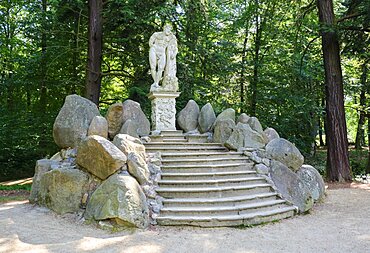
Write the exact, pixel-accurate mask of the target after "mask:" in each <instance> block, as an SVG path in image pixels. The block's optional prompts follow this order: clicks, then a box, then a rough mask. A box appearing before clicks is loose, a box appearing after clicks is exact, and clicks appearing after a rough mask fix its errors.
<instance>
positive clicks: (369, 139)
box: [366, 114, 370, 174]
mask: <svg viewBox="0 0 370 253" xmlns="http://www.w3.org/2000/svg"><path fill="white" fill-rule="evenodd" d="M368 115H369V114H368ZM367 143H368V144H367V146H368V158H367V166H366V173H367V174H370V116H367Z"/></svg>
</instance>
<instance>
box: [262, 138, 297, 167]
mask: <svg viewBox="0 0 370 253" xmlns="http://www.w3.org/2000/svg"><path fill="white" fill-rule="evenodd" d="M266 154H267V156H268V158H271V159H274V160H277V161H279V162H282V163H284V164H285V165H286V166H288V167H289V168H290V169H291V170H292V171H294V172H296V171H297V170H298V169H299V168H300V167H301V166H302V165H303V162H304V157H303V155H302V154H301V152H299V150H298V148H297V147H296V146H295V145H294V144H292V143H291V142H289V141H288V140H286V139H283V138H277V139H274V140H272V141H270V142H269V143H268V144H267V145H266Z"/></svg>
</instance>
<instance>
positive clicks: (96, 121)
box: [87, 116, 108, 139]
mask: <svg viewBox="0 0 370 253" xmlns="http://www.w3.org/2000/svg"><path fill="white" fill-rule="evenodd" d="M87 135H89V136H90V135H99V136H101V137H103V138H105V139H108V122H107V120H106V119H105V118H104V117H102V116H95V117H94V118H93V119H92V121H91V124H90V126H89V130H88V132H87Z"/></svg>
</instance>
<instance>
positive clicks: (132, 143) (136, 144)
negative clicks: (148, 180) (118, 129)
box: [113, 134, 145, 158]
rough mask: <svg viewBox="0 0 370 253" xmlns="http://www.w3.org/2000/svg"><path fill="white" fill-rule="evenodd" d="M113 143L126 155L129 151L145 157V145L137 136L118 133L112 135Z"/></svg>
mask: <svg viewBox="0 0 370 253" xmlns="http://www.w3.org/2000/svg"><path fill="white" fill-rule="evenodd" d="M113 144H114V145H116V147H117V148H118V149H119V150H121V151H122V152H123V153H124V154H125V155H126V156H128V154H129V153H131V152H134V153H136V154H139V155H140V156H141V157H143V158H145V146H144V145H143V144H142V142H141V141H140V139H138V138H135V137H132V136H130V135H127V134H118V135H116V137H114V139H113Z"/></svg>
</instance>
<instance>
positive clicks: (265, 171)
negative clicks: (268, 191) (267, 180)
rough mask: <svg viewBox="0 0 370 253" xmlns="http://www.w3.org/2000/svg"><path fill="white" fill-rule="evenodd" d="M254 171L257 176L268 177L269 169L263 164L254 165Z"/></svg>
mask: <svg viewBox="0 0 370 253" xmlns="http://www.w3.org/2000/svg"><path fill="white" fill-rule="evenodd" d="M254 169H255V170H256V172H257V173H258V174H262V175H268V174H269V170H270V169H269V167H267V166H266V165H265V164H262V163H259V164H256V165H254Z"/></svg>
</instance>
